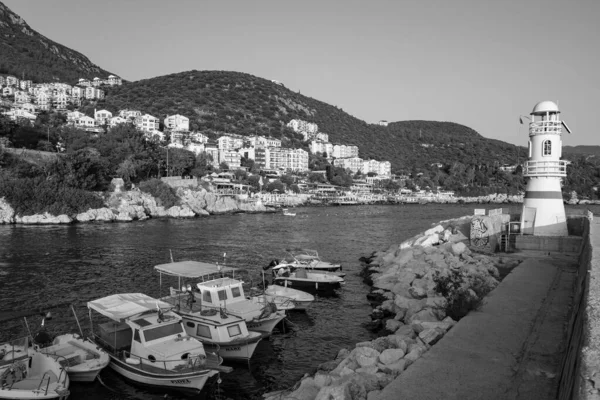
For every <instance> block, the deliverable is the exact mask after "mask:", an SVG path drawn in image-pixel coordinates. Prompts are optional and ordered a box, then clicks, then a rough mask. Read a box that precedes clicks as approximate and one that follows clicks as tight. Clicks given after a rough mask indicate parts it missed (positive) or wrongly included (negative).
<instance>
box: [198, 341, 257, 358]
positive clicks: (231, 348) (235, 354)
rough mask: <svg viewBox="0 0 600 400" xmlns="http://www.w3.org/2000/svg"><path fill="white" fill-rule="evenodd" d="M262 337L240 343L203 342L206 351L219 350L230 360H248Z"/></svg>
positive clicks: (220, 353) (222, 355)
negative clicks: (218, 343)
mask: <svg viewBox="0 0 600 400" xmlns="http://www.w3.org/2000/svg"><path fill="white" fill-rule="evenodd" d="M261 338H262V336H261ZM260 340H261V339H258V340H256V341H252V342H250V341H247V342H244V343H239V344H220V345H216V344H211V343H203V344H204V348H205V349H206V351H212V352H218V354H219V355H220V356H221V357H222V358H223V359H224V360H228V361H248V360H250V359H251V358H252V355H253V354H254V351H255V350H256V346H258V342H260Z"/></svg>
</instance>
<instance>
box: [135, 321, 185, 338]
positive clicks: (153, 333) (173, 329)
mask: <svg viewBox="0 0 600 400" xmlns="http://www.w3.org/2000/svg"><path fill="white" fill-rule="evenodd" d="M143 333H144V339H146V342H151V341H153V340H156V339H162V338H164V337H167V336H172V335H177V334H179V333H183V327H182V326H181V324H180V323H179V322H177V323H175V324H168V325H161V326H159V327H156V328H152V329H148V330H145V331H144V332H143Z"/></svg>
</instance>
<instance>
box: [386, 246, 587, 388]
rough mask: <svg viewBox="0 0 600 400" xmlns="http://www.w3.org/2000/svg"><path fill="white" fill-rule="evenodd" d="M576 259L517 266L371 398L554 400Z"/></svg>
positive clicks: (541, 255) (542, 256) (545, 258)
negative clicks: (483, 299) (444, 334)
mask: <svg viewBox="0 0 600 400" xmlns="http://www.w3.org/2000/svg"><path fill="white" fill-rule="evenodd" d="M577 256H578V254H573V253H571V254H569V255H560V254H558V253H552V254H550V255H549V253H548V252H547V251H546V252H542V251H531V250H525V251H522V252H520V253H518V257H519V258H522V259H524V261H523V262H522V263H521V264H520V265H519V266H518V267H517V268H515V269H514V270H513V271H512V272H511V273H510V274H509V275H508V276H507V277H506V278H505V279H504V281H503V282H502V283H501V284H500V285H499V286H498V287H497V288H496V289H495V290H494V291H493V292H492V293H491V294H490V295H489V296H488V297H487V298H486V299H485V301H484V304H483V306H482V307H481V309H479V310H477V311H473V312H471V313H470V314H469V315H468V316H466V317H465V318H463V319H462V320H461V321H460V323H458V324H457V325H456V326H455V327H454V328H453V329H451V330H450V331H449V332H448V334H446V336H444V337H443V338H442V340H440V342H438V343H437V344H436V345H435V346H433V347H432V348H431V349H430V350H429V351H428V352H427V353H425V354H424V355H423V356H422V357H421V358H419V359H418V360H417V361H415V363H414V364H413V365H411V366H410V367H409V368H408V369H407V370H406V371H404V372H403V373H402V374H401V375H400V376H399V377H398V378H396V380H394V381H393V382H392V383H390V384H389V385H388V386H386V387H385V389H384V390H383V391H382V392H381V393H380V394H379V395H378V396H377V397H375V399H376V400H399V399H411V400H420V399H423V400H425V399H427V400H437V399H440V400H442V399H444V400H451V399H456V400H476V399H477V400H479V399H482V400H483V399H486V400H490V399H498V400H500V399H502V400H505V399H523V400H525V399H539V400H545V399H556V398H557V392H558V386H559V378H560V370H561V362H562V359H563V356H564V353H565V349H566V343H567V325H568V323H569V317H570V310H571V306H572V302H573V294H574V284H575V281H576V276H577V269H578V260H577Z"/></svg>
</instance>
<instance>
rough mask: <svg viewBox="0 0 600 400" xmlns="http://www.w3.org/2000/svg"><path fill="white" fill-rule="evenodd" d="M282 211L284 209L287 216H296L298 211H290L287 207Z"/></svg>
mask: <svg viewBox="0 0 600 400" xmlns="http://www.w3.org/2000/svg"><path fill="white" fill-rule="evenodd" d="M282 211H283V215H285V216H288V217H295V216H296V213H293V212H291V211H288V209H287V208H284V209H283V210H282Z"/></svg>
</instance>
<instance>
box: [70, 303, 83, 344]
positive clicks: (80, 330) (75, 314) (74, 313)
mask: <svg viewBox="0 0 600 400" xmlns="http://www.w3.org/2000/svg"><path fill="white" fill-rule="evenodd" d="M71 310H72V311H73V315H74V316H75V321H77V326H78V327H79V333H81V337H82V338H83V330H82V329H81V325H80V324H79V318H77V313H76V312H75V307H73V304H71Z"/></svg>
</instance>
